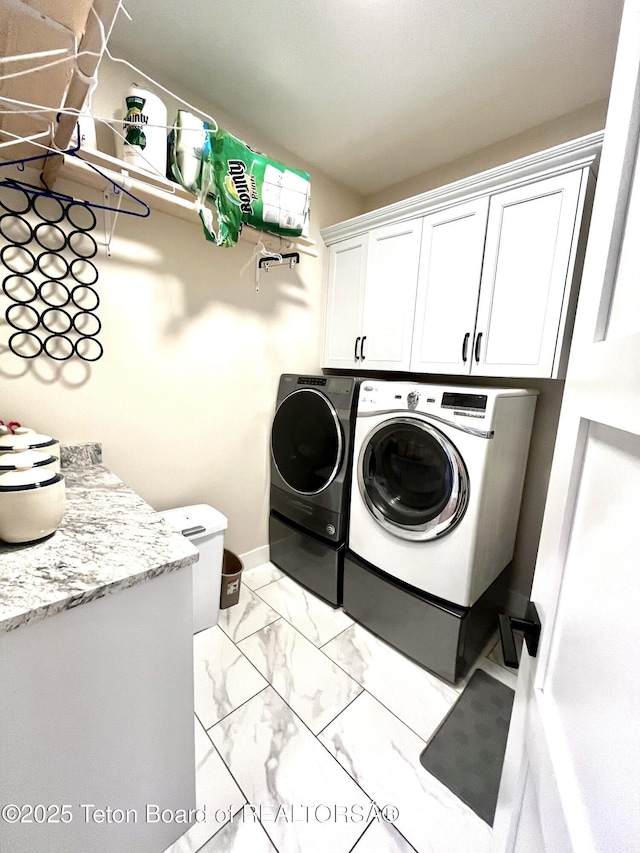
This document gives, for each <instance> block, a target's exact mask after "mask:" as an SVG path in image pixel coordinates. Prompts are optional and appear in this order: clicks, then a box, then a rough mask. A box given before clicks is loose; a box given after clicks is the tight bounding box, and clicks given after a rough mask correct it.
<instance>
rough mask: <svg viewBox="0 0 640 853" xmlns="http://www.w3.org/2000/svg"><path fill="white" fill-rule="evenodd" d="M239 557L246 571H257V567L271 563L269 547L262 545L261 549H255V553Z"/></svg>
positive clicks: (247, 553) (248, 552) (250, 552)
mask: <svg viewBox="0 0 640 853" xmlns="http://www.w3.org/2000/svg"><path fill="white" fill-rule="evenodd" d="M239 557H240V559H241V560H242V565H243V566H244V568H245V569H255V567H256V566H261V565H262V564H263V563H268V562H269V546H268V545H262V547H260V548H254V549H253V551H247V552H246V553H244V554H239Z"/></svg>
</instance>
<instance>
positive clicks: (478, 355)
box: [474, 332, 482, 364]
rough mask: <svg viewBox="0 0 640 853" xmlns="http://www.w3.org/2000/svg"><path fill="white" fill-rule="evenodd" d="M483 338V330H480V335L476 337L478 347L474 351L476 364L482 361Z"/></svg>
mask: <svg viewBox="0 0 640 853" xmlns="http://www.w3.org/2000/svg"><path fill="white" fill-rule="evenodd" d="M481 339H482V332H478V336H477V338H476V347H475V352H474V358H475V360H476V364H478V363H479V362H480V341H481Z"/></svg>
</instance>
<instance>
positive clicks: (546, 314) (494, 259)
mask: <svg viewBox="0 0 640 853" xmlns="http://www.w3.org/2000/svg"><path fill="white" fill-rule="evenodd" d="M583 174H584V172H583V171H582V170H580V171H575V172H571V173H569V174H566V175H560V176H558V177H554V178H548V179H546V180H543V181H538V182H537V183H535V184H529V185H527V186H525V187H519V188H517V189H513V190H507V191H505V192H503V193H498V194H497V195H495V196H493V197H492V198H491V202H490V205H489V221H488V226H487V240H486V245H485V259H484V265H483V270H482V281H481V284H480V300H479V303H478V319H477V322H476V338H475V341H474V360H473V367H472V373H477V374H478V375H480V376H525V377H526V376H539V377H552V376H553V371H554V357H555V354H556V346H559V345H560V344H559V338H561V337H562V326H563V319H564V318H563V304H564V301H565V298H568V292H569V289H570V288H569V284H570V278H571V273H572V272H573V262H574V258H575V248H576V244H577V236H578V234H577V232H578V230H579V229H578V224H579V223H578V222H577V212H578V207H579V205H581V204H582V200H583V196H584V193H583V192H581V190H582V185H583ZM584 178H585V180H586V174H584Z"/></svg>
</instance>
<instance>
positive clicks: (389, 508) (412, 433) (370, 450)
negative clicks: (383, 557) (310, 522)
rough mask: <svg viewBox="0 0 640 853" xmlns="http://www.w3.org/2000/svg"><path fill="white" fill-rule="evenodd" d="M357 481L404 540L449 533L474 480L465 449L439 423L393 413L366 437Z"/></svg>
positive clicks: (367, 500)
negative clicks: (457, 446) (459, 448)
mask: <svg viewBox="0 0 640 853" xmlns="http://www.w3.org/2000/svg"><path fill="white" fill-rule="evenodd" d="M358 485H359V487H360V493H361V495H362V497H363V499H364V502H365V504H366V506H367V508H368V510H369V512H370V513H371V514H372V515H373V517H374V518H375V519H376V520H377V521H378V522H379V524H381V525H382V526H383V527H384V528H385V529H386V530H388V531H390V532H391V533H393V534H394V535H396V536H399V537H400V538H402V539H416V540H425V539H433V538H435V537H437V536H442V535H444V534H445V533H449V532H450V531H451V530H453V528H454V527H455V526H456V525H457V524H458V523H459V522H460V521H461V519H462V517H463V515H464V513H465V510H466V508H467V500H468V493H469V480H468V475H467V471H466V468H465V465H464V462H463V461H462V458H461V456H460V454H459V453H458V451H457V449H456V447H455V446H454V445H453V443H452V442H451V441H450V440H449V439H448V438H447V437H446V436H445V435H444V434H443V433H442V432H440V430H438V429H437V428H436V427H434V426H432V425H431V424H430V423H428V422H426V421H421V420H418V419H417V418H404V417H399V418H393V419H391V420H389V421H385V422H384V423H382V424H380V425H379V426H377V427H376V428H375V429H374V430H373V431H372V432H371V433H370V434H369V435H368V436H367V438H366V440H365V441H364V443H363V445H362V450H361V451H360V456H359V460H358Z"/></svg>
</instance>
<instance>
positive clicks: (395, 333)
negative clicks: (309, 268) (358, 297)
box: [360, 219, 422, 370]
mask: <svg viewBox="0 0 640 853" xmlns="http://www.w3.org/2000/svg"><path fill="white" fill-rule="evenodd" d="M421 230H422V219H409V220H405V221H404V222H394V223H393V224H391V225H384V226H382V227H380V228H374V229H373V230H372V231H370V232H369V250H368V254H367V283H366V288H365V299H364V317H363V321H362V343H361V345H360V366H361V367H363V368H366V369H367V370H408V368H409V359H410V356H411V337H412V333H413V316H414V311H415V306H416V289H417V287H418V264H419V260H420V234H421Z"/></svg>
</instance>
